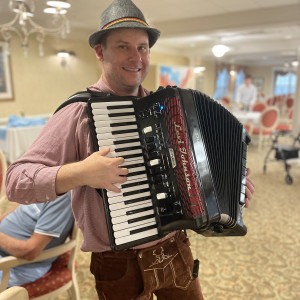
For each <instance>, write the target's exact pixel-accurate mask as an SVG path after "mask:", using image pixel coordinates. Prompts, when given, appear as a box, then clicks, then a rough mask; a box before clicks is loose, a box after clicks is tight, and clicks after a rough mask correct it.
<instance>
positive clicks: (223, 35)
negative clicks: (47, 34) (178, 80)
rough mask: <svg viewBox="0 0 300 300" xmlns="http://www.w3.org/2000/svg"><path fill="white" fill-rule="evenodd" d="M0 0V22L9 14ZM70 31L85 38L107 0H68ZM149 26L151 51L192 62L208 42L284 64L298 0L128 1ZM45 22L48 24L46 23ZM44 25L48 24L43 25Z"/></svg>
mask: <svg viewBox="0 0 300 300" xmlns="http://www.w3.org/2000/svg"><path fill="white" fill-rule="evenodd" d="M8 2H9V0H1V3H0V20H1V21H0V23H3V22H8V21H10V20H11V19H12V17H13V14H12V13H11V12H9V10H8ZM69 2H70V3H71V4H72V6H71V8H70V9H69V12H68V18H69V20H70V24H71V33H70V35H69V36H68V38H71V39H80V40H84V41H87V39H88V36H89V35H90V34H91V33H93V32H94V31H96V30H97V29H98V26H99V20H100V15H101V12H102V11H103V10H104V9H105V8H106V7H107V6H108V5H109V4H110V3H111V2H112V0H84V1H78V0H77V1H76V0H69ZM35 3H36V10H35V20H36V21H37V22H38V23H39V24H44V25H45V19H46V18H45V16H42V15H43V13H42V10H43V8H45V7H46V4H45V3H46V0H35ZM134 3H135V4H136V5H137V6H138V7H139V8H140V9H141V10H142V11H143V13H144V15H145V17H146V20H147V21H148V23H150V25H151V26H153V27H155V28H157V29H159V30H161V33H162V35H161V37H160V39H159V40H158V42H157V44H156V45H154V47H153V49H152V51H159V52H166V53H174V54H180V55H182V54H184V55H186V56H188V57H189V58H190V59H191V60H192V62H194V63H195V64H198V63H199V62H200V61H201V60H203V59H205V60H212V59H214V60H216V58H214V57H213V55H212V53H211V47H212V46H213V45H215V44H217V43H223V44H225V45H227V46H228V47H229V48H230V51H229V52H227V53H226V54H225V55H224V57H223V58H219V59H218V60H219V61H223V62H227V63H234V64H241V65H272V66H282V67H283V66H284V64H287V63H290V62H291V61H293V60H298V51H299V46H300V0H186V1H182V0H134ZM46 25H48V24H46ZM49 26H50V25H49Z"/></svg>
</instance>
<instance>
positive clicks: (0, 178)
mask: <svg viewBox="0 0 300 300" xmlns="http://www.w3.org/2000/svg"><path fill="white" fill-rule="evenodd" d="M6 170H7V163H6V157H5V155H4V153H3V151H1V150H0V214H1V213H2V212H3V211H4V209H5V206H6V204H7V202H8V200H7V197H6V193H5V178H6Z"/></svg>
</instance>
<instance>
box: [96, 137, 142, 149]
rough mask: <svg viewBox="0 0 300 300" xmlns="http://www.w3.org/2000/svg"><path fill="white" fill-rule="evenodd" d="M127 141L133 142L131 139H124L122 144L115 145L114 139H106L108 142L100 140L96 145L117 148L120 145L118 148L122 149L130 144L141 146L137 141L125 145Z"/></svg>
mask: <svg viewBox="0 0 300 300" xmlns="http://www.w3.org/2000/svg"><path fill="white" fill-rule="evenodd" d="M134 139H136V138H134ZM128 140H133V139H130V138H126V139H124V140H123V141H124V143H121V144H115V142H116V141H117V140H116V139H108V140H107V139H106V140H103V139H102V140H100V141H98V145H99V146H110V145H116V146H117V145H120V146H119V147H121V148H122V145H130V144H133V143H136V146H138V145H139V146H140V145H141V142H140V141H139V140H137V141H135V142H128V143H126V142H127V141H128ZM123 147H125V146H123ZM128 147H129V146H128Z"/></svg>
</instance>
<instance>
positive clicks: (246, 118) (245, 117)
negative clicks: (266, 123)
mask: <svg viewBox="0 0 300 300" xmlns="http://www.w3.org/2000/svg"><path fill="white" fill-rule="evenodd" d="M231 113H232V114H233V115H234V116H235V117H236V118H237V119H238V120H239V121H240V122H241V123H242V124H246V123H247V122H252V123H253V125H258V124H259V118H260V116H261V112H257V111H241V110H239V111H232V112H231Z"/></svg>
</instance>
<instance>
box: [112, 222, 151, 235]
mask: <svg viewBox="0 0 300 300" xmlns="http://www.w3.org/2000/svg"><path fill="white" fill-rule="evenodd" d="M155 224H156V223H155V222H154V221H152V222H150V223H148V224H141V225H139V226H135V227H133V228H128V229H123V230H119V231H116V232H114V237H115V238H121V237H125V236H129V235H130V234H131V233H130V231H132V230H136V229H142V228H145V231H146V230H147V229H146V228H147V227H148V226H151V225H155ZM148 230H149V229H148ZM141 232H142V231H141Z"/></svg>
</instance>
